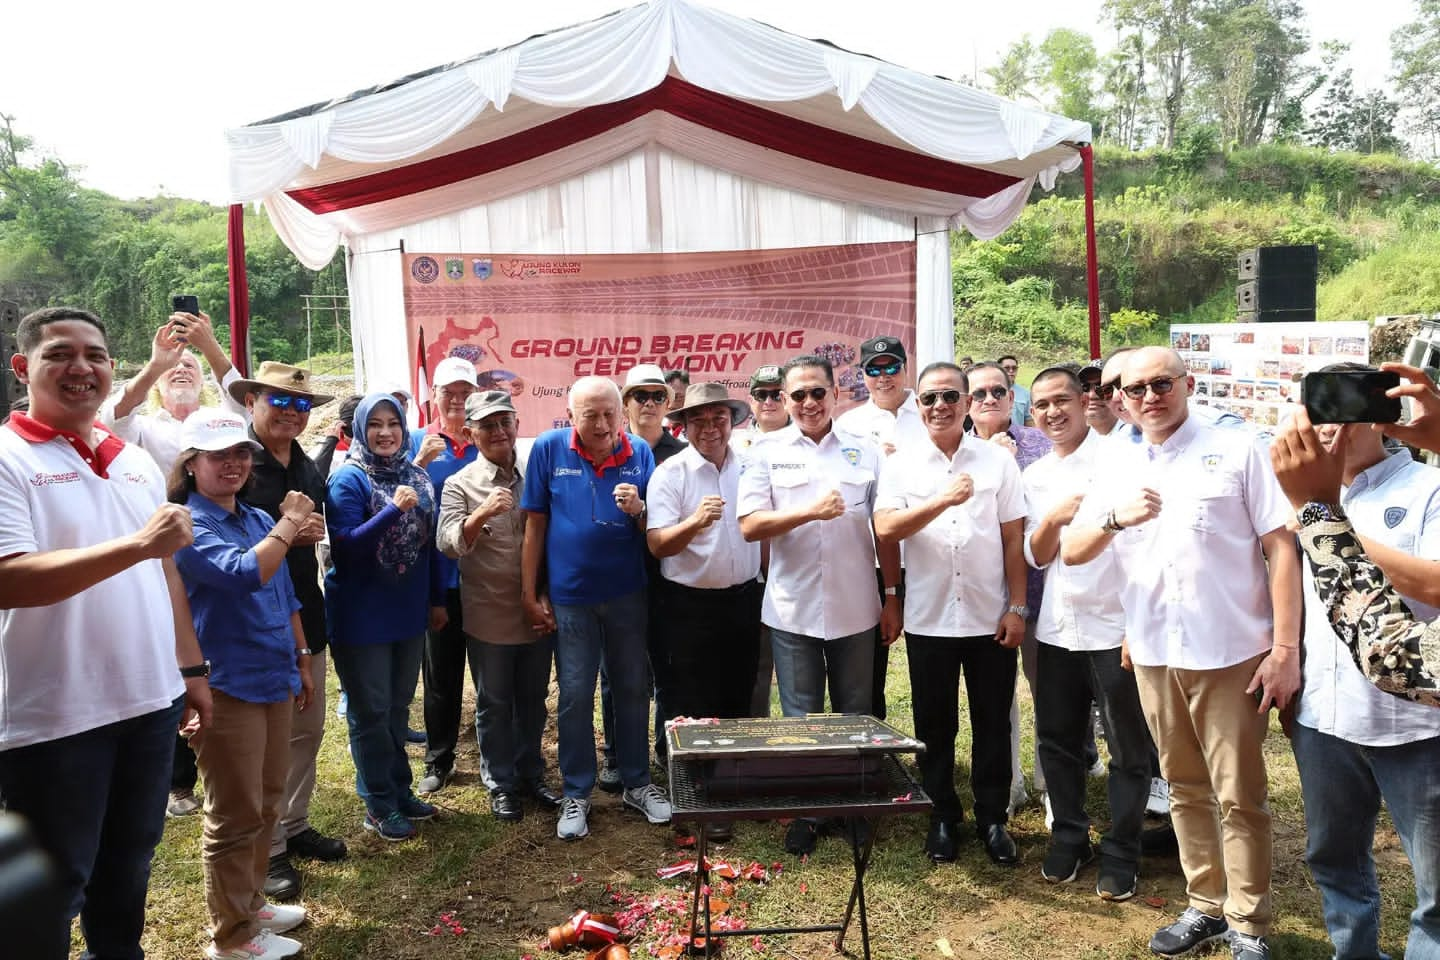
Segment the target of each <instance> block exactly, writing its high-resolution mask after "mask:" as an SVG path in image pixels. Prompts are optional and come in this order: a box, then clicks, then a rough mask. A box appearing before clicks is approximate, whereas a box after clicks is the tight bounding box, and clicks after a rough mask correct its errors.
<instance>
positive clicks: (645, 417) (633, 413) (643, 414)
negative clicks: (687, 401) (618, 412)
mask: <svg viewBox="0 0 1440 960" xmlns="http://www.w3.org/2000/svg"><path fill="white" fill-rule="evenodd" d="M669 409H670V398H669V397H668V396H667V394H666V393H665V388H664V387H662V386H660V385H659V384H653V385H649V386H644V387H637V388H635V389H634V390H631V391H630V395H629V396H628V397H626V398H625V416H626V419H628V420H629V421H630V429H631V430H634V431H635V432H637V433H640V432H645V428H649V429H654V428H656V427H658V426H659V425H660V421H661V420H663V419H664V417H665V412H666V411H667V410H669Z"/></svg>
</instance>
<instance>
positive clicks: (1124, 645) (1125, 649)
mask: <svg viewBox="0 0 1440 960" xmlns="http://www.w3.org/2000/svg"><path fill="white" fill-rule="evenodd" d="M1120 669H1121V670H1129V671H1130V672H1131V673H1134V672H1135V661H1134V660H1131V659H1130V638H1129V637H1121V638H1120Z"/></svg>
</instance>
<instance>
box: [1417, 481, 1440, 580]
mask: <svg viewBox="0 0 1440 960" xmlns="http://www.w3.org/2000/svg"><path fill="white" fill-rule="evenodd" d="M1425 469H1426V471H1427V472H1428V471H1429V470H1431V469H1433V468H1431V467H1426V468H1425ZM1414 549H1415V556H1417V557H1419V558H1420V559H1422V560H1440V489H1435V490H1431V491H1430V497H1429V499H1428V500H1427V501H1426V502H1425V519H1424V521H1423V526H1421V527H1420V533H1419V535H1418V536H1417V537H1416V538H1415V548H1414Z"/></svg>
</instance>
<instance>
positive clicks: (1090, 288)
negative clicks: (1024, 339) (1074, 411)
mask: <svg viewBox="0 0 1440 960" xmlns="http://www.w3.org/2000/svg"><path fill="white" fill-rule="evenodd" d="M1080 162H1081V163H1082V164H1083V165H1084V169H1085V296H1086V299H1087V300H1088V301H1089V306H1090V359H1092V360H1099V359H1100V263H1099V255H1098V253H1097V252H1096V249H1095V149H1094V148H1093V147H1092V146H1090V144H1088V143H1087V144H1084V145H1083V146H1081V147H1080Z"/></svg>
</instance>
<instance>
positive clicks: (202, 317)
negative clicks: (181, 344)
mask: <svg viewBox="0 0 1440 960" xmlns="http://www.w3.org/2000/svg"><path fill="white" fill-rule="evenodd" d="M170 322H171V323H172V324H175V323H182V324H184V327H183V328H182V329H181V333H183V334H184V336H185V339H186V340H188V341H189V342H190V346H192V347H194V348H195V349H196V350H199V351H200V352H201V353H202V354H205V355H207V356H208V355H209V353H210V352H211V351H212V350H219V349H220V344H219V342H218V341H217V340H216V339H215V328H214V326H213V325H212V324H211V322H210V315H209V314H207V313H204V312H201V313H200V314H198V315H196V314H193V313H172V314H170Z"/></svg>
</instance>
